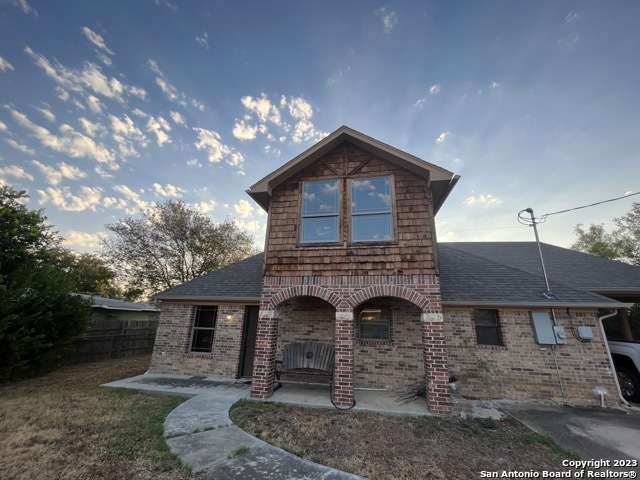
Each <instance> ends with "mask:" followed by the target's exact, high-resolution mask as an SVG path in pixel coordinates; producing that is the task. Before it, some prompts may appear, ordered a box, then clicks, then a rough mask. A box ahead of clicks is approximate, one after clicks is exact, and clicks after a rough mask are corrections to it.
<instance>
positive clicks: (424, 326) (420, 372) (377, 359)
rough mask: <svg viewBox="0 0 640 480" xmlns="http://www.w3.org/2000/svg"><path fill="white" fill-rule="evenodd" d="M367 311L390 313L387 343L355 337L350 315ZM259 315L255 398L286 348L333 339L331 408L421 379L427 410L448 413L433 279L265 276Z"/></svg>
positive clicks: (266, 388) (265, 389) (263, 393)
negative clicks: (365, 391) (361, 392)
mask: <svg viewBox="0 0 640 480" xmlns="http://www.w3.org/2000/svg"><path fill="white" fill-rule="evenodd" d="M301 297H302V298H301ZM308 297H316V299H317V300H312V299H309V298H308ZM390 297H394V298H390ZM368 304H371V305H381V306H388V307H389V308H390V309H391V315H392V318H391V328H392V330H391V333H392V338H391V341H389V342H364V341H359V339H358V338H357V333H356V332H357V330H358V327H357V321H356V316H357V315H356V314H357V313H358V311H359V309H360V308H361V307H362V306H365V305H368ZM260 310H261V319H260V323H259V325H264V330H263V333H264V336H263V337H262V338H261V339H260V341H261V342H262V343H261V345H260V348H261V352H260V354H258V349H256V357H255V359H254V386H253V389H252V396H253V397H254V398H267V397H268V396H269V395H270V394H271V392H272V389H273V379H274V375H273V367H272V364H274V362H275V359H276V358H277V355H278V354H279V353H278V352H280V351H281V348H282V345H283V344H284V342H286V341H287V340H288V339H292V340H295V341H298V340H299V339H303V337H304V335H309V336H310V337H312V336H315V337H316V338H318V340H320V341H321V340H323V339H325V338H327V337H328V335H329V334H330V333H331V332H333V343H334V347H335V352H336V353H335V367H334V401H335V402H336V403H337V404H339V405H342V406H349V405H351V404H352V402H353V396H354V393H353V391H354V388H358V387H360V388H364V387H372V386H375V387H379V388H388V387H395V386H402V385H407V384H409V383H416V382H418V381H421V380H423V379H424V380H426V383H427V385H428V391H429V392H430V394H429V396H428V402H429V407H430V409H431V410H432V411H434V412H436V413H449V412H450V410H451V399H450V396H449V391H448V374H447V373H446V368H447V363H446V349H445V347H444V341H443V333H442V332H444V327H443V325H442V314H441V304H440V287H439V284H438V281H437V278H436V277H435V275H413V276H409V275H405V276H396V277H391V276H362V277H360V276H341V277H337V276H331V277H265V278H264V283H263V289H262V304H261V307H260ZM316 319H317V320H316ZM329 325H331V328H332V329H333V330H331V329H330V328H329ZM260 328H261V327H260V326H259V338H260ZM266 336H268V337H269V338H270V339H271V340H269V341H267V340H266V338H265V337H266ZM271 343H273V344H271ZM280 355H281V353H280ZM421 360H422V361H421ZM434 362H435V363H434ZM421 366H422V367H423V368H421ZM256 381H257V383H256Z"/></svg>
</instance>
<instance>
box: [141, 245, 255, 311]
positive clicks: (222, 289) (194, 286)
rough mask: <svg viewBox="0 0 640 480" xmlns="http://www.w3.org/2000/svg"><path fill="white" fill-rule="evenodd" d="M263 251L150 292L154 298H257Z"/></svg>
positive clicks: (229, 299) (248, 300) (245, 300)
mask: <svg viewBox="0 0 640 480" xmlns="http://www.w3.org/2000/svg"><path fill="white" fill-rule="evenodd" d="M263 258H264V254H262V253H259V254H258V255H254V256H253V257H249V258H246V259H244V260H241V261H239V262H237V263H234V264H233V265H229V266H228V267H225V268H221V269H220V270H216V271H214V272H211V273H209V274H207V275H204V276H202V277H199V278H196V279H195V280H191V281H190V282H187V283H183V284H182V285H178V286H177V287H173V288H171V289H169V290H165V291H164V292H161V293H158V294H156V295H154V296H153V297H152V298H154V299H156V300H216V301H222V300H228V301H244V302H257V301H260V291H261V289H262V264H263Z"/></svg>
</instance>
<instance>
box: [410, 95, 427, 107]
mask: <svg viewBox="0 0 640 480" xmlns="http://www.w3.org/2000/svg"><path fill="white" fill-rule="evenodd" d="M426 103H427V98H426V97H423V98H419V99H418V100H416V101H415V103H414V104H413V106H414V107H416V108H422V107H424V106H425V105H426Z"/></svg>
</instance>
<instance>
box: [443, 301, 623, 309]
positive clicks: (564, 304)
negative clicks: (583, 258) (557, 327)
mask: <svg viewBox="0 0 640 480" xmlns="http://www.w3.org/2000/svg"><path fill="white" fill-rule="evenodd" d="M631 305H632V304H631V303H623V302H544V303H543V302H505V301H501V300H481V301H473V300H454V301H444V300H443V301H442V306H443V307H505V308H590V309H591V308H615V309H618V308H627V307H630V306H631Z"/></svg>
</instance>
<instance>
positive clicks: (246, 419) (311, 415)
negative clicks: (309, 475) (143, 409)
mask: <svg viewBox="0 0 640 480" xmlns="http://www.w3.org/2000/svg"><path fill="white" fill-rule="evenodd" d="M231 418H232V420H233V421H234V422H235V423H236V424H237V425H238V426H240V427H241V428H243V429H245V430H246V431H247V432H249V433H251V434H253V435H255V436H257V437H258V438H261V439H262V440H264V441H266V442H268V443H271V444H273V445H276V446H278V447H280V448H282V449H284V450H287V451H289V452H291V453H294V454H296V455H299V456H302V457H305V458H308V459H309V460H312V461H314V462H318V463H321V464H323V465H327V466H331V467H334V468H338V469H340V470H344V471H348V472H351V473H356V474H358V475H362V476H364V477H367V478H371V479H375V480H378V479H411V480H415V479H473V478H481V476H480V472H482V471H487V472H500V473H501V472H502V471H520V472H523V471H530V470H531V471H536V472H541V471H542V470H546V471H565V472H566V471H567V468H563V467H562V464H561V462H562V460H564V459H576V458H577V457H576V456H575V455H574V454H572V453H570V452H567V451H565V450H563V449H562V448H560V447H559V446H557V445H556V444H555V443H554V442H553V441H552V440H550V439H547V438H546V437H542V436H540V435H538V434H536V433H534V432H532V431H531V430H529V429H528V428H527V427H525V426H524V425H522V424H520V423H519V422H518V421H517V420H515V419H507V420H504V421H494V420H490V419H477V420H463V419H458V418H445V417H419V418H407V417H392V416H386V415H379V414H372V413H359V412H339V411H336V410H324V409H308V408H299V407H291V406H284V405H275V404H268V403H257V402H251V401H243V402H241V403H239V404H236V406H234V408H233V409H232V412H231Z"/></svg>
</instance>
